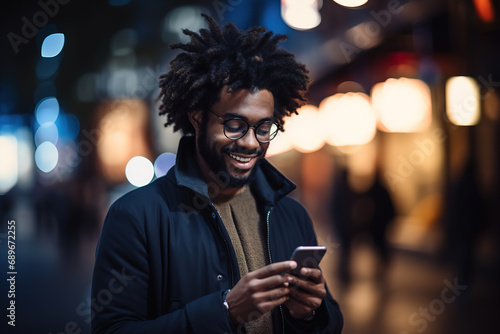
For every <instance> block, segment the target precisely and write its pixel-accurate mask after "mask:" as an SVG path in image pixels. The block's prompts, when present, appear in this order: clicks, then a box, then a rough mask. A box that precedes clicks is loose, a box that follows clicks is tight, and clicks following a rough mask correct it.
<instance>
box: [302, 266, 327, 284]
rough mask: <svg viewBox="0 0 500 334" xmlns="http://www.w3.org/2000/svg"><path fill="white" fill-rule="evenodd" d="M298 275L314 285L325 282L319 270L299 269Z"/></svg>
mask: <svg viewBox="0 0 500 334" xmlns="http://www.w3.org/2000/svg"><path fill="white" fill-rule="evenodd" d="M300 274H301V275H304V276H306V277H307V279H308V280H310V281H313V282H315V283H323V282H324V281H325V279H324V277H323V273H322V272H321V269H317V268H306V267H302V268H301V269H300Z"/></svg>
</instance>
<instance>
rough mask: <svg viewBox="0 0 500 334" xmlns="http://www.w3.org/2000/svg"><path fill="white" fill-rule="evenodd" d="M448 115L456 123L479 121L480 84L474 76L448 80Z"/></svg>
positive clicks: (471, 123) (466, 123) (468, 123)
mask: <svg viewBox="0 0 500 334" xmlns="http://www.w3.org/2000/svg"><path fill="white" fill-rule="evenodd" d="M446 115H447V116H448V119H449V120H450V121H451V122H452V123H453V124H456V125H463V126H470V125H476V124H477V123H478V122H479V118H480V102H479V86H478V84H477V82H476V81H475V80H474V79H473V78H470V77H452V78H449V79H448V81H446Z"/></svg>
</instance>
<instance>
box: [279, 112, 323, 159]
mask: <svg viewBox="0 0 500 334" xmlns="http://www.w3.org/2000/svg"><path fill="white" fill-rule="evenodd" d="M297 111H298V113H299V114H298V115H293V116H292V117H290V118H289V120H288V121H287V131H289V132H290V137H289V138H290V140H291V142H292V144H293V146H294V147H295V149H297V151H299V152H302V153H309V152H314V151H317V150H319V149H320V148H321V147H323V145H324V144H325V130H324V126H323V123H322V122H321V119H320V114H319V111H318V108H317V107H315V106H313V105H305V106H302V107H301V108H300V109H299V110H297Z"/></svg>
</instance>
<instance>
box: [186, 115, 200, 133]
mask: <svg viewBox="0 0 500 334" xmlns="http://www.w3.org/2000/svg"><path fill="white" fill-rule="evenodd" d="M188 117H189V121H190V122H191V125H192V126H193V127H194V129H195V130H196V132H198V131H200V128H201V123H202V120H203V111H202V110H195V111H191V112H190V113H189V114H188Z"/></svg>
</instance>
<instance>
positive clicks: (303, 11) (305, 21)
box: [281, 0, 321, 30]
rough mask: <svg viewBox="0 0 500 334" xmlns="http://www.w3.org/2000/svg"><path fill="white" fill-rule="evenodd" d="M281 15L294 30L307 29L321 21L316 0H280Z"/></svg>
mask: <svg viewBox="0 0 500 334" xmlns="http://www.w3.org/2000/svg"><path fill="white" fill-rule="evenodd" d="M281 17H282V18H283V21H285V23H286V24H287V25H288V26H289V27H291V28H293V29H296V30H308V29H312V28H315V27H317V26H318V25H319V24H320V22H321V15H320V13H319V4H318V0H282V1H281Z"/></svg>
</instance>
